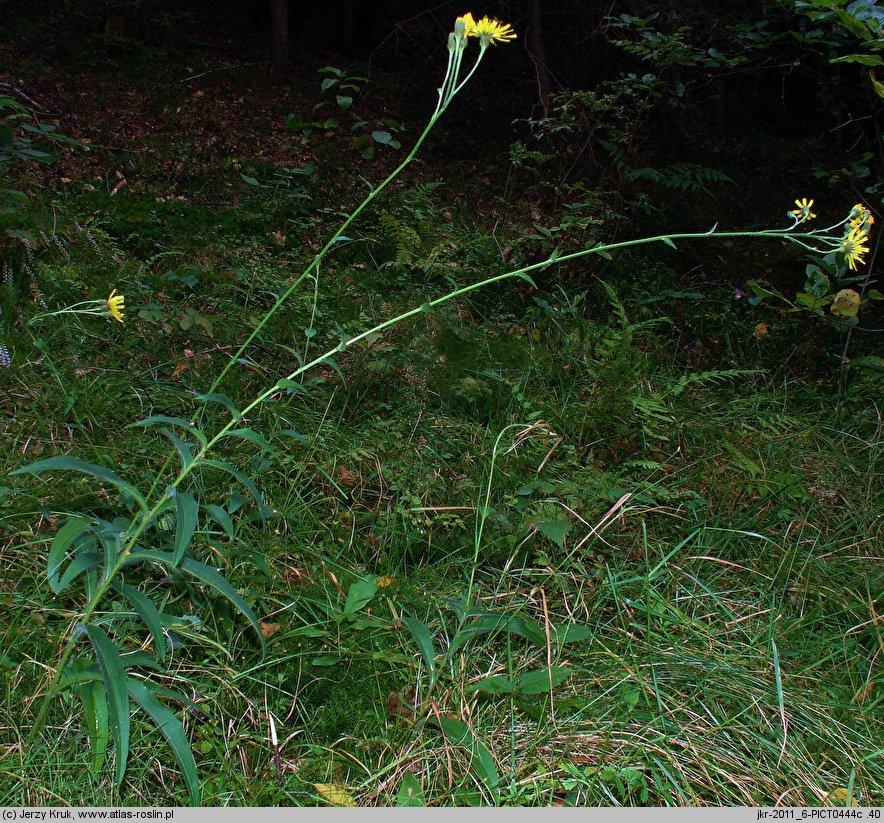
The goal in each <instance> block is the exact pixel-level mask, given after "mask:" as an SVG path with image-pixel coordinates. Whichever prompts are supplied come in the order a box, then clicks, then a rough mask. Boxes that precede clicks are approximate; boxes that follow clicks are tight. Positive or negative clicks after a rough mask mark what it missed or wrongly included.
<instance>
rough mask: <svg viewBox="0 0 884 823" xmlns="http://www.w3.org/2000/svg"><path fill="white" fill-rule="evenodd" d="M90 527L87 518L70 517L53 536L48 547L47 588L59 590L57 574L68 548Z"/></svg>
mask: <svg viewBox="0 0 884 823" xmlns="http://www.w3.org/2000/svg"><path fill="white" fill-rule="evenodd" d="M90 527H91V524H90V523H89V521H88V520H83V519H82V518H79V517H72V518H70V519H69V520H68V522H67V523H65V524H64V525H63V526H62V527H61V528H60V529H59V530H58V533H57V534H56V535H55V537H54V538H53V540H52V546H51V547H50V549H49V560H48V563H47V568H46V576H47V579H48V580H49V588H51V589H52V591H53V592H55V593H56V594H58V593H59V591H60V589H59V579H58V575H59V572H60V571H61V566H62V564H63V563H64V561H65V559H66V557H67V550H68V548H69V547H70V546H71V545H73V543H74V542H75V541H76V539H77V538H78V537H79V536H80V535H81V534H83V532H85V531H87V530H88V529H89V528H90Z"/></svg>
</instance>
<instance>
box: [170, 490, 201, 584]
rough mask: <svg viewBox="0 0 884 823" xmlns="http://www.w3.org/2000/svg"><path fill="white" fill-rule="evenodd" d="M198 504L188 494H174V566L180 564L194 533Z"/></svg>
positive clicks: (197, 516) (198, 510) (198, 509)
mask: <svg viewBox="0 0 884 823" xmlns="http://www.w3.org/2000/svg"><path fill="white" fill-rule="evenodd" d="M199 512H200V504H199V502H197V499H196V498H195V497H194V496H193V495H192V494H191V493H190V492H177V493H176V494H175V545H174V552H175V565H176V566H177V565H178V564H179V563H180V562H181V558H182V557H184V552H185V551H186V550H187V547H188V546H189V545H190V541H191V539H192V538H193V533H194V532H195V531H196V527H197V520H198V518H199Z"/></svg>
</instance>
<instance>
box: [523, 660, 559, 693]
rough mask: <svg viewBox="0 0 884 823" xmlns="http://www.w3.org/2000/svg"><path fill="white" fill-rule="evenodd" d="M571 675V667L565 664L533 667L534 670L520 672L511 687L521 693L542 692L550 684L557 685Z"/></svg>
mask: <svg viewBox="0 0 884 823" xmlns="http://www.w3.org/2000/svg"><path fill="white" fill-rule="evenodd" d="M570 676H571V669H570V668H568V667H567V666H552V667H551V668H543V669H535V670H534V671H530V672H525V673H524V674H520V675H519V676H518V677H517V678H516V681H515V683H514V684H513V688H514V689H515V691H517V692H520V693H521V694H543V693H544V692H548V691H549V690H550V681H551V684H552V686H553V687H554V686H558V685H559V684H560V683H563V682H564V681H565V680H567V679H568V678H569V677H570Z"/></svg>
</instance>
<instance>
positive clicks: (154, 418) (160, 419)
mask: <svg viewBox="0 0 884 823" xmlns="http://www.w3.org/2000/svg"><path fill="white" fill-rule="evenodd" d="M162 423H166V424H168V425H170V426H180V427H181V428H182V429H186V430H187V431H188V432H189V433H190V434H192V435H193V436H194V437H195V438H196V439H197V440H199V441H200V445H201V446H205V445H206V444H207V443H208V442H209V441H208V440H207V439H206V436H205V434H203V432H202V431H201V430H200V429H198V428H197V427H196V426H194V425H193V423H191V422H190V420H185V419H184V418H183V417H169V416H168V415H165V414H153V415H151V416H150V417H145V418H144V420H139V421H138V422H137V423H130V424H129V425H128V426H127V427H126V428H127V429H132V428H139V427H140V428H147V427H149V426H157V425H160V424H162Z"/></svg>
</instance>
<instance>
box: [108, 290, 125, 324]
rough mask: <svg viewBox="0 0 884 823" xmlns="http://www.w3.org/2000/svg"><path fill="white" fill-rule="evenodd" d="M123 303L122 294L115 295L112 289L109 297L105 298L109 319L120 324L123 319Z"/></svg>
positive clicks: (115, 291)
mask: <svg viewBox="0 0 884 823" xmlns="http://www.w3.org/2000/svg"><path fill="white" fill-rule="evenodd" d="M125 301H126V298H125V297H123V295H122V294H117V290H116V289H114V290H113V291H112V292H111V293H110V297H108V298H107V310H108V311H109V312H110V314H111V317H113V318H114V319H115V320H119V321H120V322H121V323H122V322H123V318H124V317H125V309H126V306H125V305H124V304H125Z"/></svg>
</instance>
